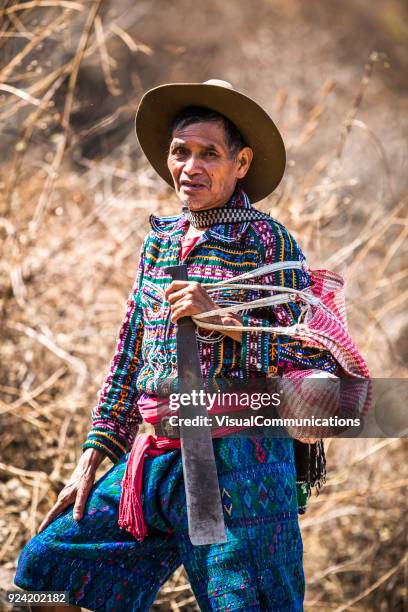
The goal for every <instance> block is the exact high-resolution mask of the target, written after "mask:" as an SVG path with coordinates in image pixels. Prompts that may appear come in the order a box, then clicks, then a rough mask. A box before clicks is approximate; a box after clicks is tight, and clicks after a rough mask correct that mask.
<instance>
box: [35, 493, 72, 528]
mask: <svg viewBox="0 0 408 612" xmlns="http://www.w3.org/2000/svg"><path fill="white" fill-rule="evenodd" d="M70 503H72V500H71V499H70V498H69V497H64V498H62V499H59V500H58V501H57V503H56V504H54V506H53V507H52V508H51V510H50V511H49V512H48V514H47V515H46V517H45V519H44V520H43V522H42V523H41V525H40V526H39V527H38V529H37V533H41V531H44V529H45V528H46V527H48V525H49V524H50V523H52V521H53V520H54V519H55V518H56V517H57V516H58V514H59V513H60V512H62V511H63V510H65V508H67V506H69V504H70Z"/></svg>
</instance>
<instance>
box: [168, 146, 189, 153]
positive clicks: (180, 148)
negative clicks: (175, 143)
mask: <svg viewBox="0 0 408 612" xmlns="http://www.w3.org/2000/svg"><path fill="white" fill-rule="evenodd" d="M172 154H173V155H186V154H187V149H185V148H184V147H175V148H174V149H173V150H172Z"/></svg>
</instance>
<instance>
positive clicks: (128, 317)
mask: <svg viewBox="0 0 408 612" xmlns="http://www.w3.org/2000/svg"><path fill="white" fill-rule="evenodd" d="M143 267H144V245H143V246H142V248H141V250H140V259H139V265H138V270H137V274H136V280H135V282H134V285H133V287H132V290H131V292H130V294H129V297H128V300H127V304H126V311H125V316H124V319H123V321H122V324H121V326H120V329H119V333H118V335H117V339H116V348H115V352H114V355H113V357H112V360H111V362H110V366H109V372H108V374H107V376H106V378H105V382H104V384H103V386H102V388H101V390H100V392H99V398H98V404H97V405H96V406H95V408H93V410H92V428H91V430H90V432H89V433H88V436H87V438H86V441H85V443H84V444H83V446H82V449H83V450H85V449H87V448H96V449H98V450H101V451H103V452H104V453H106V454H107V455H108V457H109V458H110V459H111V460H112V461H113V462H114V463H116V462H117V461H118V459H119V458H120V457H121V456H122V455H123V454H124V453H126V452H128V450H130V448H131V446H132V444H133V440H134V438H135V436H136V434H137V430H138V425H139V424H140V423H141V422H142V417H141V415H140V412H139V410H138V408H137V399H138V393H137V391H136V380H137V376H138V372H139V370H140V368H141V364H142V358H141V347H142V341H143V332H144V326H143V316H142V307H141V303H140V295H141V286H142V280H143Z"/></svg>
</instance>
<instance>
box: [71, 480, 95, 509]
mask: <svg viewBox="0 0 408 612" xmlns="http://www.w3.org/2000/svg"><path fill="white" fill-rule="evenodd" d="M94 480H95V476H94V474H89V473H87V474H84V476H83V477H82V478H81V482H80V484H79V487H78V492H77V495H76V499H75V504H74V510H73V515H74V519H75V520H76V521H79V519H81V518H82V516H83V514H84V509H85V504H86V501H87V499H88V496H89V492H90V490H91V489H92V485H93V483H94Z"/></svg>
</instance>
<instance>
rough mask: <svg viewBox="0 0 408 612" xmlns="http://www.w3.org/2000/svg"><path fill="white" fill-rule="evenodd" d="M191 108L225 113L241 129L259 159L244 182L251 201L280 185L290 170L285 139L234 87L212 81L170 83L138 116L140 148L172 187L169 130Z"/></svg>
mask: <svg viewBox="0 0 408 612" xmlns="http://www.w3.org/2000/svg"><path fill="white" fill-rule="evenodd" d="M187 106H204V107H206V108H209V109H211V110H214V111H217V112H218V113H221V114H222V115H224V116H225V117H227V118H228V119H229V120H230V121H232V123H234V124H235V125H236V127H237V128H238V129H239V131H240V132H241V134H242V137H243V139H244V141H245V142H246V144H247V145H248V146H249V147H251V149H252V150H253V152H254V157H253V160H252V163H251V166H250V168H249V170H248V173H247V174H246V176H245V177H244V178H243V179H241V181H240V183H241V185H242V188H243V189H244V191H245V192H246V193H247V194H248V197H249V199H250V200H251V202H257V201H258V200H262V198H265V197H266V196H267V195H269V194H270V193H272V191H273V190H274V189H275V188H276V187H277V186H278V184H279V183H280V181H281V178H282V176H283V173H284V170H285V162H286V154H285V145H284V144H283V140H282V137H281V135H280V133H279V131H278V129H277V127H276V125H275V124H274V122H273V121H272V119H271V118H270V117H269V115H268V114H267V113H266V112H265V111H264V110H263V108H261V107H260V106H259V104H257V103H256V102H254V100H252V99H251V98H249V97H248V96H246V95H244V94H243V93H241V92H239V91H237V90H236V89H234V88H233V86H232V85H231V83H228V82H227V81H221V80H218V79H211V80H209V81H205V83H169V84H166V85H160V86H159V87H154V88H153V89H150V90H149V91H147V92H146V93H145V94H144V96H143V98H142V100H141V101H140V104H139V107H138V109H137V113H136V119H135V130H136V135H137V138H138V140H139V143H140V146H141V148H142V150H143V152H144V154H145V155H146V157H147V159H148V160H149V162H150V163H151V165H152V166H153V168H154V169H155V170H156V172H157V173H158V174H159V175H160V176H161V177H162V178H163V179H164V180H165V181H166V182H167V183H168V184H169V185H170V186H171V187H174V185H173V179H172V177H171V174H170V172H169V170H168V168H167V153H168V148H169V142H168V130H169V127H170V125H171V122H172V121H173V119H174V118H175V117H176V115H178V113H179V112H180V111H182V110H183V109H184V108H186V107H187Z"/></svg>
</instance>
